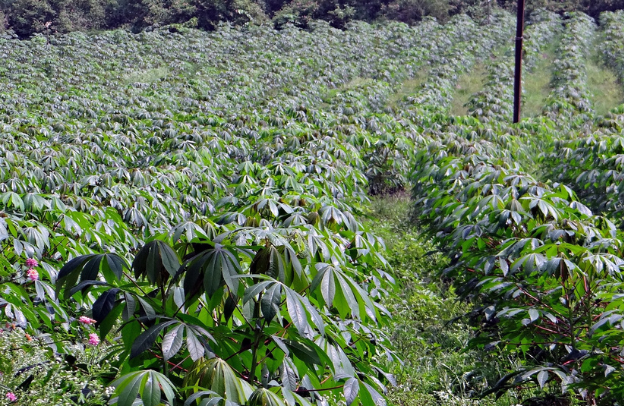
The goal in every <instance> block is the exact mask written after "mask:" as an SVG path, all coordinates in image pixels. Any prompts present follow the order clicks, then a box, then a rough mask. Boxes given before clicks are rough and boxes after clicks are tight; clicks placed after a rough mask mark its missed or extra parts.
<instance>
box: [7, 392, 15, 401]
mask: <svg viewBox="0 0 624 406" xmlns="http://www.w3.org/2000/svg"><path fill="white" fill-rule="evenodd" d="M6 397H7V399H9V401H11V402H15V401H16V400H17V396H15V393H13V392H9V393H7V394H6Z"/></svg>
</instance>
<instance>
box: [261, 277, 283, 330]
mask: <svg viewBox="0 0 624 406" xmlns="http://www.w3.org/2000/svg"><path fill="white" fill-rule="evenodd" d="M281 302H282V286H281V285H280V284H279V283H275V284H274V285H273V286H271V287H270V288H268V289H267V291H266V292H265V293H264V295H263V296H262V300H261V301H260V309H261V310H262V315H263V316H264V318H265V319H266V320H267V322H269V323H270V322H271V320H273V318H274V317H275V316H276V315H277V313H279V310H280V304H281Z"/></svg>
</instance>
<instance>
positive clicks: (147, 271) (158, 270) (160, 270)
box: [132, 240, 180, 284]
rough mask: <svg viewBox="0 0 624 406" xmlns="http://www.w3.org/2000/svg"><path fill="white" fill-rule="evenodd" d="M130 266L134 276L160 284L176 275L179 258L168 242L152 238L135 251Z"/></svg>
mask: <svg viewBox="0 0 624 406" xmlns="http://www.w3.org/2000/svg"><path fill="white" fill-rule="evenodd" d="M132 268H133V269H134V275H135V277H136V278H140V277H147V279H148V280H149V281H150V282H151V283H158V284H160V283H162V282H164V281H165V280H167V279H168V278H169V277H174V276H175V275H176V273H177V272H178V269H179V268H180V260H179V258H178V255H177V254H176V252H175V251H174V250H173V248H171V247H170V246H169V244H167V243H166V242H164V241H160V240H153V241H150V242H149V243H147V244H145V246H144V247H143V248H141V250H140V251H139V252H138V253H137V255H136V256H135V257H134V261H133V262H132Z"/></svg>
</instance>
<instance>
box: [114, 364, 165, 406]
mask: <svg viewBox="0 0 624 406" xmlns="http://www.w3.org/2000/svg"><path fill="white" fill-rule="evenodd" d="M111 385H112V386H114V387H115V395H116V397H114V398H113V399H112V400H111V404H115V405H117V406H132V405H134V402H135V400H136V399H137V396H139V397H140V398H141V401H142V402H143V405H144V406H158V405H160V404H162V402H161V399H162V397H163V395H164V398H165V399H166V400H167V402H169V404H173V402H174V401H175V388H174V385H173V383H171V381H170V380H169V379H168V378H167V377H166V376H165V375H163V374H161V373H159V372H157V371H152V370H147V371H136V372H131V373H129V374H126V375H123V376H122V377H120V378H118V379H117V380H115V381H114V382H113V383H112V384H111Z"/></svg>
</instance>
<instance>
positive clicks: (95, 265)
mask: <svg viewBox="0 0 624 406" xmlns="http://www.w3.org/2000/svg"><path fill="white" fill-rule="evenodd" d="M124 269H128V264H127V262H126V261H125V260H124V259H123V258H121V257H120V256H119V255H117V254H97V255H83V256H79V257H76V258H74V259H72V260H71V261H69V262H68V263H67V264H65V265H64V266H63V267H62V268H61V270H60V271H59V274H58V276H57V280H56V292H57V295H58V293H60V292H61V290H63V288H65V290H64V292H63V296H64V297H65V298H66V299H67V298H69V297H70V296H72V295H73V294H74V293H76V292H77V290H76V289H73V288H74V287H75V286H76V285H78V281H80V283H82V282H86V281H97V280H98V275H99V273H100V271H101V272H102V275H103V276H104V278H105V279H106V281H107V282H108V283H113V282H114V281H115V280H120V279H121V277H122V276H123V271H124ZM82 286H83V287H82V288H81V289H82V290H84V289H86V288H88V287H89V286H90V285H89V284H88V283H85V284H83V285H82Z"/></svg>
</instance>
